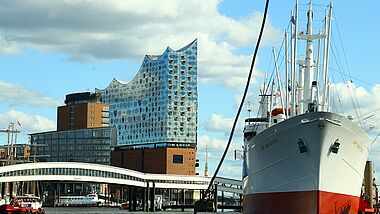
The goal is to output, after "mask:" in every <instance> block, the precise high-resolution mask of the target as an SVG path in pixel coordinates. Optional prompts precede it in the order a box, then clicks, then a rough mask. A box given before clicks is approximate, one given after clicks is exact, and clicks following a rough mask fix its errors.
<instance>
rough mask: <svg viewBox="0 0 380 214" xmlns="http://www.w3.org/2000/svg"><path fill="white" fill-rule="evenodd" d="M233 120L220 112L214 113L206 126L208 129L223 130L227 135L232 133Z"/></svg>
mask: <svg viewBox="0 0 380 214" xmlns="http://www.w3.org/2000/svg"><path fill="white" fill-rule="evenodd" d="M232 124H233V120H232V119H231V118H227V117H224V116H222V115H219V114H212V115H211V116H210V117H209V118H208V119H207V121H206V122H205V124H204V126H205V129H206V131H214V132H223V133H225V134H226V135H227V134H229V133H230V131H231V128H232Z"/></svg>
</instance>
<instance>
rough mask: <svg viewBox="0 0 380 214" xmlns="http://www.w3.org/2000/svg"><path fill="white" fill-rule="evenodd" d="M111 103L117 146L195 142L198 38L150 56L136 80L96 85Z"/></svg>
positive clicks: (98, 91) (147, 57)
mask: <svg viewBox="0 0 380 214" xmlns="http://www.w3.org/2000/svg"><path fill="white" fill-rule="evenodd" d="M96 92H97V93H100V94H101V99H102V102H103V103H108V104H109V111H110V121H109V122H110V125H112V126H115V127H116V129H117V143H118V145H137V144H138V145H143V144H145V145H146V144H152V143H155V144H157V143H161V142H162V143H177V144H196V140H197V136H196V135H197V114H198V91H197V40H194V41H193V42H192V43H190V44H189V45H187V46H186V47H184V48H182V49H180V50H177V51H174V50H172V49H170V48H169V47H168V48H167V49H166V50H165V52H164V53H163V54H162V55H159V56H152V55H150V56H148V55H147V56H145V58H144V60H143V62H142V65H141V67H140V69H139V71H138V72H137V74H136V76H135V77H134V79H133V80H132V81H131V82H129V83H121V82H120V81H118V80H116V79H114V80H113V81H112V82H111V83H110V85H109V86H108V87H107V88H105V89H102V90H101V89H96Z"/></svg>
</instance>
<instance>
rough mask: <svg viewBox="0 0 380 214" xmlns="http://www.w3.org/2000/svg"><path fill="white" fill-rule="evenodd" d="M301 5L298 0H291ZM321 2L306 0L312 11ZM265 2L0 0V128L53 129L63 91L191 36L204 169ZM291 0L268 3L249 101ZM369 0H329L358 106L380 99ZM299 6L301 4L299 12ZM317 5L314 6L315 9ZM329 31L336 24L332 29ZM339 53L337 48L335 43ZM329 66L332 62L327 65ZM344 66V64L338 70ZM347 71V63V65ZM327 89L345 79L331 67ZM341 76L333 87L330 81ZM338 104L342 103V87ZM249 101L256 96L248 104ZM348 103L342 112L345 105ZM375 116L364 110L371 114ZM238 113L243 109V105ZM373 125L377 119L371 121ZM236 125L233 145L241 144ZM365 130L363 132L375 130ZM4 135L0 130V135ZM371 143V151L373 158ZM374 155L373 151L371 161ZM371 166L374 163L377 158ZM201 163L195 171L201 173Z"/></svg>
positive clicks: (217, 148) (217, 144) (216, 149)
mask: <svg viewBox="0 0 380 214" xmlns="http://www.w3.org/2000/svg"><path fill="white" fill-rule="evenodd" d="M300 3H302V4H304V3H307V1H300ZM327 3H328V1H326V0H323V1H314V4H316V5H315V9H316V10H319V11H321V10H322V8H323V6H319V5H326V4H327ZM263 7H264V1H257V0H254V1H248V0H224V1H218V0H210V1H203V0H197V1H179V0H162V1H158V0H157V1H149V0H146V1H137V0H135V1H118V0H114V1H105V0H104V1H86V0H66V1H47V0H27V1H24V0H12V1H8V0H3V1H1V2H0V65H1V78H0V128H1V129H5V128H7V124H9V123H10V122H14V121H17V120H19V121H20V122H21V124H22V125H21V127H19V129H20V130H21V132H22V133H21V135H20V139H19V142H21V143H25V142H26V141H27V137H26V136H27V135H26V134H27V133H33V132H40V131H49V130H55V127H56V107H57V106H58V105H61V104H62V103H63V101H64V98H65V95H66V94H68V93H72V92H82V91H94V89H95V88H105V87H106V86H107V85H108V84H109V83H110V82H111V80H112V79H113V78H117V79H119V80H122V81H125V82H128V81H130V80H131V79H132V78H133V77H134V75H135V74H136V72H137V70H138V68H139V66H140V63H141V62H142V60H143V58H144V54H162V53H163V51H164V50H165V48H166V47H167V46H170V47H172V48H173V49H179V48H181V47H183V46H185V45H187V44H188V43H190V42H191V41H192V40H193V39H195V38H198V40H199V44H198V46H199V48H198V49H199V53H198V55H199V58H198V62H199V71H198V72H199V125H198V126H199V133H198V136H199V139H198V158H199V159H200V160H201V162H203V161H204V156H205V154H204V151H205V145H206V144H208V145H209V151H210V155H209V157H210V164H209V169H210V171H211V172H212V171H213V170H214V169H215V165H216V163H217V161H218V160H219V157H220V155H221V153H222V148H223V147H224V145H225V143H226V141H227V135H228V133H229V130H230V129H231V125H232V120H233V117H234V116H235V112H236V107H237V104H238V101H239V98H240V96H241V91H242V89H243V87H244V86H243V84H244V81H245V77H246V74H247V73H248V70H249V64H250V59H251V54H252V52H253V46H254V44H255V43H256V39H257V35H258V29H259V25H260V22H261V15H262V11H263ZM293 7H294V1H290V0H283V1H272V2H271V3H270V8H269V15H268V18H269V19H268V23H267V26H266V30H265V34H264V39H263V42H262V45H261V49H260V52H259V58H258V61H257V64H256V65H257V66H256V68H255V73H254V77H253V81H252V87H251V88H252V89H251V92H250V94H251V95H250V97H249V98H248V99H249V100H251V101H253V102H254V101H255V100H257V98H256V97H255V96H254V95H256V91H257V88H258V86H259V83H260V81H261V80H262V77H263V73H264V72H265V71H266V70H268V65H269V62H268V61H269V60H270V59H271V47H272V46H278V45H279V44H280V42H281V39H282V35H283V32H284V29H285V28H286V27H287V25H288V20H289V15H290V10H291V9H293ZM379 8H380V3H379V2H377V1H368V0H366V1H362V2H361V3H358V2H355V4H353V3H351V2H350V3H348V2H347V1H342V0H340V1H336V2H334V13H335V19H334V23H337V24H338V28H339V33H340V36H341V37H340V39H339V37H338V34H337V33H335V34H334V36H335V37H334V38H335V40H334V41H335V42H336V44H340V43H342V44H343V46H344V53H345V57H346V58H347V62H348V63H347V64H348V65H347V66H345V68H346V70H349V72H350V73H351V75H352V77H353V78H352V79H353V85H352V87H353V90H355V92H357V97H356V99H357V100H358V102H359V103H363V106H362V112H363V113H364V112H368V111H371V110H374V109H376V108H378V107H379V106H380V96H379V95H378V94H377V92H380V89H379V86H378V85H377V84H379V83H380V78H379V77H378V75H377V73H376V72H377V70H378V68H379V67H380V65H379V64H380V60H379V59H378V57H379V54H378V52H379V51H378V50H380V45H379V42H378V41H377V37H378V35H379V29H378V27H377V26H378V23H377V22H378V20H380V14H379V12H378V9H379ZM304 13H305V12H302V11H301V12H300V16H301V15H303V14H304ZM316 15H318V12H315V17H316ZM333 30H335V32H337V28H336V27H333ZM340 53H341V56H342V57H344V55H343V54H342V53H343V51H342V50H340ZM331 66H332V67H334V64H332V65H331ZM347 68H348V69H347ZM346 72H347V71H346ZM334 75H335V77H334V80H336V82H337V83H338V84H337V85H336V88H337V89H339V87H340V88H344V87H345V83H344V82H342V80H341V79H340V78H339V76H340V75H339V74H334ZM339 83H340V85H339ZM337 91H338V93H341V96H340V97H341V99H342V100H341V102H342V103H343V104H344V106H346V104H347V106H348V103H350V99H349V97H348V96H345V95H347V94H344V92H340V91H339V90H337ZM254 104H256V103H254ZM352 111H353V109H352V107H347V112H352ZM376 113H377V114H376V115H375V116H374V117H373V119H375V121H374V123H375V124H376V120H378V119H380V116H377V115H378V112H376ZM242 114H243V118H244V117H245V116H247V112H243V113H242ZM377 125H380V124H377ZM241 130H242V123H240V125H239V128H238V129H237V131H236V137H235V139H234V142H233V146H232V150H233V149H238V148H240V147H241V145H242V138H241V136H242V133H241ZM375 134H376V133H375V132H374V133H373V134H372V135H375ZM0 139H1V140H2V142H0V143H4V142H5V138H0ZM376 145H377V144H375V146H374V150H373V152H372V153H371V157H372V158H373V159H374V160H375V163H376V162H377V157H378V155H377V154H378V152H377V151H378V150H377V146H376ZM378 161H380V158H379V159H378ZM240 165H241V161H234V160H233V157H232V153H230V154H229V155H228V158H227V161H226V163H225V164H224V166H223V168H222V171H221V175H231V174H233V175H234V176H235V177H239V176H240ZM379 165H380V162H379ZM202 170H203V164H202V163H201V167H200V168H199V169H198V171H199V172H200V173H201V174H202V172H203V171H202Z"/></svg>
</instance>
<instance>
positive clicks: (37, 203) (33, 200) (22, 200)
mask: <svg viewBox="0 0 380 214" xmlns="http://www.w3.org/2000/svg"><path fill="white" fill-rule="evenodd" d="M0 213H1V214H3V213H4V214H8V213H20V214H23V213H25V214H29V213H30V214H31V213H35V214H44V213H45V210H44V209H43V208H42V201H41V199H40V197H37V196H34V195H32V194H26V195H23V196H17V197H14V198H12V200H10V202H9V203H4V204H2V205H0Z"/></svg>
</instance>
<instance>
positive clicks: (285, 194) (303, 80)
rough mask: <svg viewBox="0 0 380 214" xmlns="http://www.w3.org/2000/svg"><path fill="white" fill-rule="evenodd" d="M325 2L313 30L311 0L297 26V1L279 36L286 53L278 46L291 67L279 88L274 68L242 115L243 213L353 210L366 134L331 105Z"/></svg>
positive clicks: (354, 212) (328, 213)
mask: <svg viewBox="0 0 380 214" xmlns="http://www.w3.org/2000/svg"><path fill="white" fill-rule="evenodd" d="M326 8H327V9H326V15H325V19H324V27H323V28H324V30H323V31H322V33H316V34H314V33H313V29H312V26H313V4H312V2H311V1H310V2H309V4H308V5H307V9H306V11H307V12H306V16H307V21H306V24H307V26H306V30H305V31H300V32H299V31H298V1H297V3H296V6H295V10H294V12H292V17H291V19H290V26H291V33H290V42H289V45H287V44H286V43H287V42H288V40H287V39H285V46H286V48H287V46H291V47H292V48H291V49H292V51H289V52H291V53H288V50H287V49H286V48H285V52H286V53H285V61H286V62H287V63H286V70H287V71H288V69H287V68H288V67H290V69H289V70H290V72H289V74H288V72H286V80H285V81H283V82H285V87H283V85H282V81H281V79H280V78H279V76H280V75H279V74H278V71H277V75H274V76H277V83H275V80H274V78H273V81H268V84H266V85H264V86H262V87H261V89H260V99H259V100H260V101H259V110H258V114H257V117H249V118H247V119H246V120H245V122H246V124H245V127H244V163H243V190H244V191H243V192H244V193H243V194H244V198H243V213H246V214H248V213H254V214H269V213H270V214H276V213H279V214H287V213H291V214H322V213H323V214H332V213H338V214H348V213H350V214H357V213H358V211H359V207H360V206H362V203H363V198H362V197H361V193H362V184H363V177H364V171H365V165H366V161H367V158H368V153H369V150H370V146H371V144H372V140H371V139H370V138H369V136H368V133H367V131H368V130H367V129H366V127H365V124H363V123H362V122H361V121H360V120H355V118H353V116H349V115H343V114H338V113H334V112H332V110H331V109H332V108H331V102H330V95H329V94H330V88H329V87H330V83H329V80H328V59H329V46H330V45H329V42H330V34H331V33H330V31H331V23H332V21H331V17H332V3H330V4H329V5H328V6H327V7H326ZM285 35H286V36H285V37H287V33H286V34H285ZM298 40H302V41H303V42H304V43H303V45H302V47H303V48H305V49H306V50H305V52H304V58H303V59H302V60H299V59H297V52H296V51H295V50H297V43H298ZM319 42H320V43H319ZM322 42H323V43H324V45H323V50H322V51H321V52H323V59H322V60H320V58H322V57H319V51H318V54H315V53H314V51H313V46H315V44H314V43H319V44H318V47H322V45H320V44H321V43H322ZM300 46H301V45H300ZM274 55H275V56H276V54H275V53H274ZM289 55H290V59H288V56H289ZM316 55H317V56H316ZM316 58H318V59H316ZM288 62H289V63H288ZM275 63H276V62H275ZM288 64H289V65H288ZM297 65H298V66H297ZM316 70H317V71H316ZM274 85H276V87H277V89H275V88H276V87H274ZM281 89H284V90H281Z"/></svg>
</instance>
